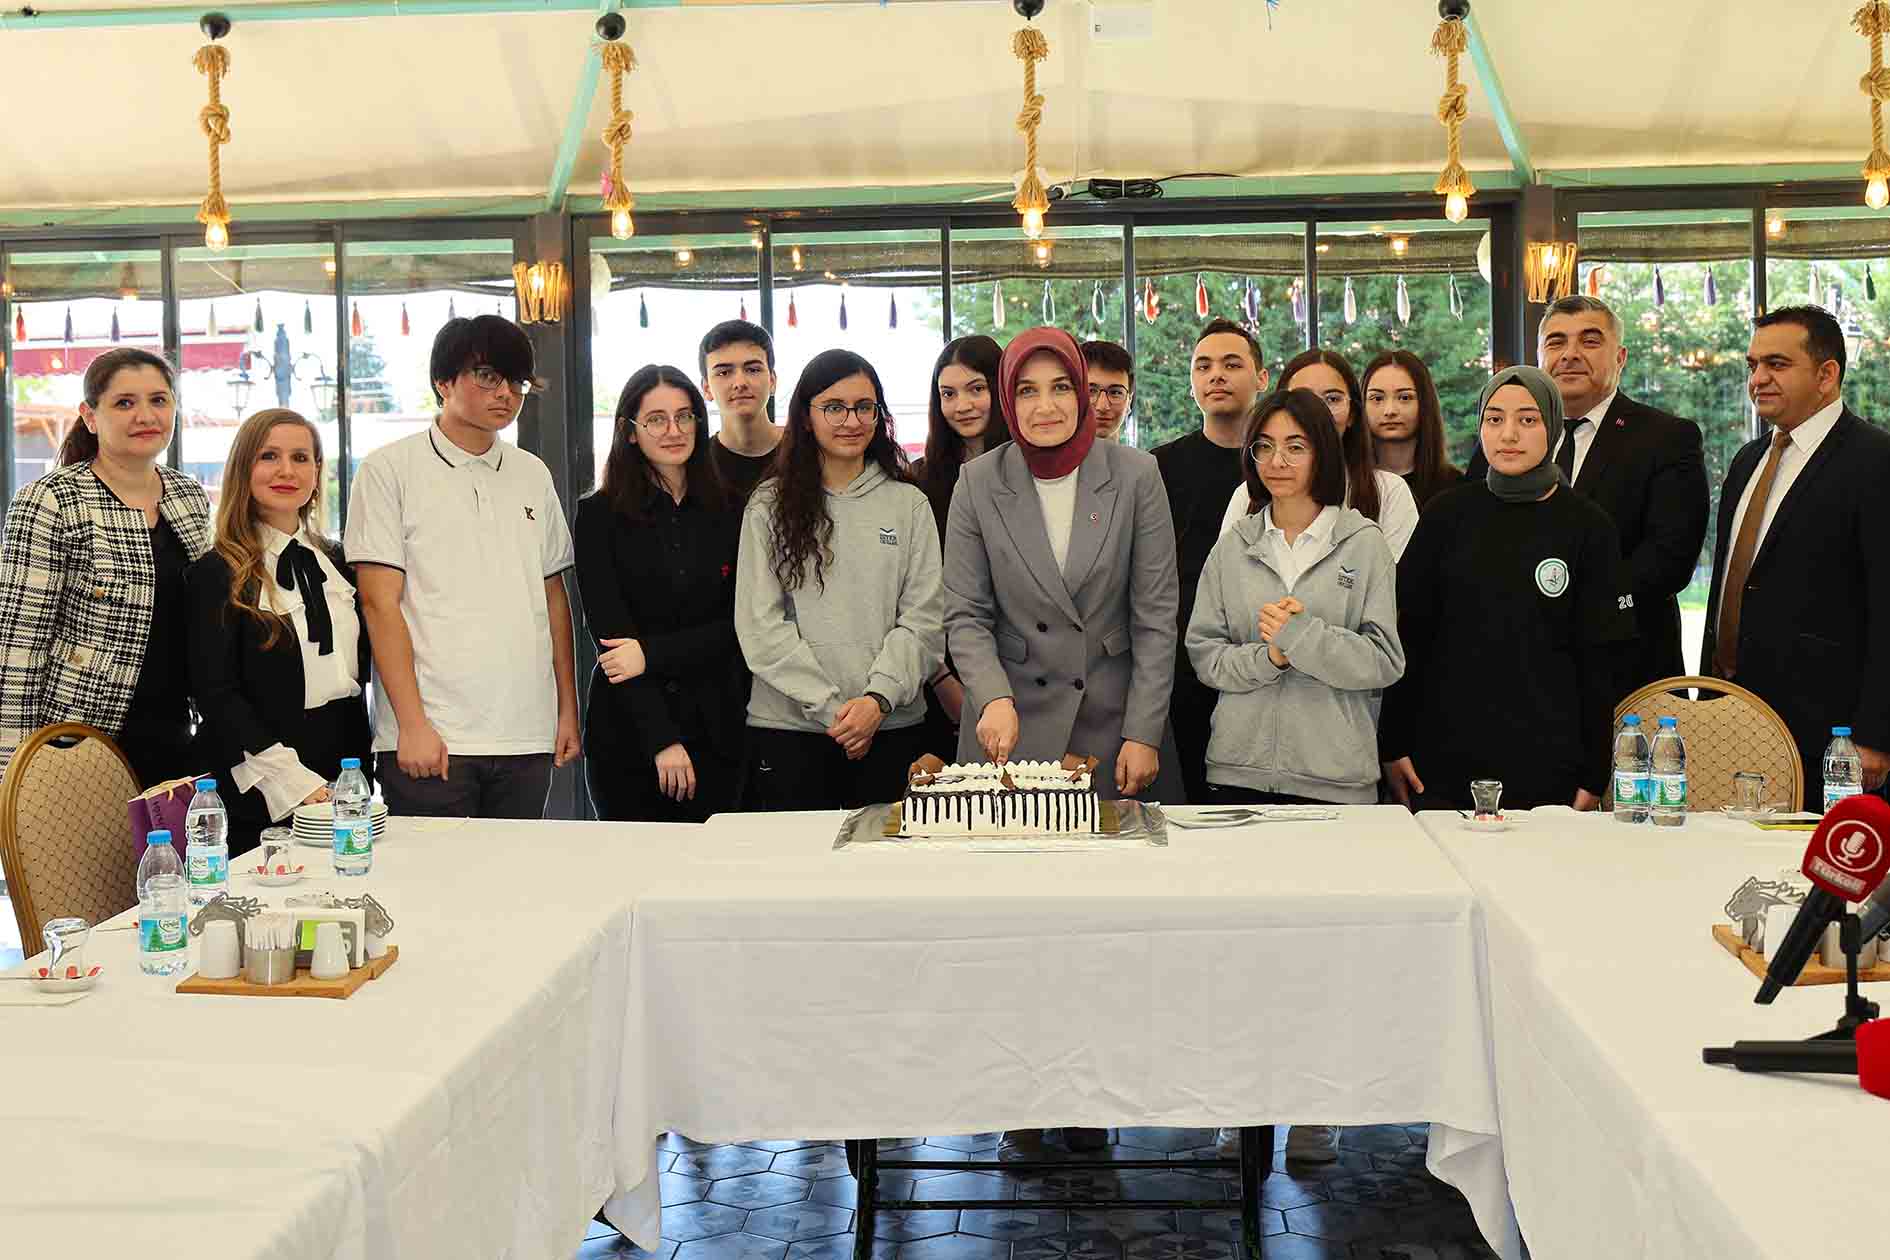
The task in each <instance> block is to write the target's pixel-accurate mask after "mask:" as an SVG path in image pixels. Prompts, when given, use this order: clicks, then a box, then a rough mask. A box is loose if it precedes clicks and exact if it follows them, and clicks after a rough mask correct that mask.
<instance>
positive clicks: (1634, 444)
mask: <svg viewBox="0 0 1890 1260" xmlns="http://www.w3.org/2000/svg"><path fill="white" fill-rule="evenodd" d="M1536 357H1537V359H1538V361H1539V362H1540V363H1541V365H1542V370H1543V371H1545V372H1547V373H1548V374H1549V375H1550V376H1552V377H1554V378H1555V384H1556V388H1557V389H1559V390H1560V391H1561V394H1562V414H1563V415H1565V416H1567V417H1568V427H1567V429H1566V430H1565V431H1564V433H1563V437H1562V444H1561V445H1560V446H1559V447H1557V448H1556V452H1555V462H1556V464H1557V465H1558V466H1559V467H1560V468H1561V469H1562V475H1563V477H1564V478H1566V479H1567V480H1568V482H1569V483H1570V484H1571V485H1573V486H1574V487H1575V489H1576V491H1577V492H1578V493H1580V494H1581V495H1583V496H1584V497H1585V498H1587V499H1588V500H1589V501H1590V502H1592V503H1594V504H1595V506H1597V507H1599V508H1600V509H1601V510H1602V511H1604V512H1606V513H1607V514H1608V519H1609V520H1611V521H1613V522H1614V529H1615V533H1617V534H1618V535H1620V538H1621V558H1622V560H1623V561H1624V562H1625V563H1626V566H1627V571H1628V584H1629V587H1630V589H1631V590H1632V591H1633V592H1634V618H1635V622H1636V623H1637V625H1638V626H1639V630H1640V636H1639V641H1638V642H1637V643H1634V644H1630V645H1628V646H1627V647H1626V648H1625V650H1624V655H1623V658H1622V671H1623V672H1622V676H1621V678H1620V680H1619V681H1620V685H1621V689H1622V695H1623V696H1625V695H1626V694H1627V693H1628V692H1629V691H1632V690H1634V689H1635V688H1637V687H1640V686H1643V685H1645V684H1647V683H1650V682H1653V681H1654V680H1655V679H1657V678H1672V677H1674V676H1675V675H1678V674H1684V673H1686V672H1687V670H1686V662H1685V658H1684V657H1683V656H1682V655H1681V651H1680V600H1679V598H1678V596H1679V594H1680V592H1681V591H1683V590H1685V589H1686V588H1687V584H1688V583H1689V582H1691V581H1692V580H1693V570H1694V566H1696V565H1697V564H1698V563H1699V561H1700V546H1701V544H1703V543H1704V542H1705V541H1706V523H1707V515H1708V501H1709V494H1708V487H1707V483H1706V457H1705V455H1704V454H1703V452H1702V450H1701V445H1700V427H1699V426H1698V425H1697V424H1694V423H1693V422H1692V421H1691V420H1682V419H1680V418H1679V417H1678V416H1670V415H1668V414H1667V413H1666V412H1664V411H1657V410H1655V409H1654V408H1652V407H1649V406H1647V405H1646V404H1645V403H1639V402H1636V401H1635V400H1634V399H1632V398H1629V397H1628V396H1627V395H1626V394H1624V393H1622V392H1621V390H1620V384H1621V369H1622V368H1623V367H1624V366H1626V364H1627V349H1626V347H1624V346H1623V345H1622V344H1621V319H1620V317H1619V316H1618V315H1616V314H1615V313H1614V311H1613V309H1612V308H1610V307H1609V306H1608V304H1607V303H1606V302H1603V301H1602V300H1601V299H1599V298H1592V297H1583V296H1580V295H1576V296H1571V297H1565V298H1562V299H1561V300H1559V301H1557V302H1555V303H1554V304H1553V305H1551V306H1550V307H1549V309H1548V311H1547V312H1545V313H1544V315H1543V318H1542V328H1541V331H1540V332H1539V333H1538V335H1537V353H1536ZM1488 471H1489V465H1488V464H1487V463H1486V462H1485V461H1484V458H1483V452H1482V450H1480V449H1479V450H1478V451H1477V453H1476V455H1475V457H1474V458H1472V459H1471V461H1470V471H1469V473H1468V474H1467V476H1469V477H1471V478H1474V479H1477V480H1481V479H1482V478H1483V477H1484V475H1485V474H1486V473H1487V472H1488Z"/></svg>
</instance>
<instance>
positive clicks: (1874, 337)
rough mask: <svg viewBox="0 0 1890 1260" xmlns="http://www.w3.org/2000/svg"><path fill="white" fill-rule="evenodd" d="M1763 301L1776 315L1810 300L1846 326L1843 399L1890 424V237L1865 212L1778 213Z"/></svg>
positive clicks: (1768, 245) (1770, 233)
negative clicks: (1777, 311) (1783, 308)
mask: <svg viewBox="0 0 1890 1260" xmlns="http://www.w3.org/2000/svg"><path fill="white" fill-rule="evenodd" d="M1880 262H1883V263H1886V264H1887V265H1886V266H1885V267H1883V268H1881V269H1880V268H1879V267H1878V266H1877V264H1878V263H1880ZM1765 299H1766V305H1767V306H1769V307H1771V308H1772V309H1773V310H1777V309H1778V308H1779V307H1781V306H1790V305H1794V304H1796V303H1800V302H1812V303H1815V304H1817V305H1819V306H1822V307H1824V308H1825V309H1826V310H1828V311H1830V312H1831V313H1832V314H1833V315H1835V316H1837V319H1838V322H1839V323H1840V324H1842V325H1843V326H1844V349H1845V369H1844V401H1845V403H1846V405H1848V406H1849V407H1850V409H1851V410H1852V411H1854V412H1856V413H1857V414H1858V415H1860V416H1863V417H1864V418H1865V419H1867V420H1870V421H1871V422H1873V423H1875V424H1879V425H1890V233H1887V232H1885V230H1884V218H1883V212H1882V211H1879V210H1871V209H1868V208H1866V207H1864V206H1833V207H1830V208H1825V209H1815V210H1787V211H1778V210H1774V211H1772V212H1770V213H1769V214H1768V215H1767V216H1766V241H1765Z"/></svg>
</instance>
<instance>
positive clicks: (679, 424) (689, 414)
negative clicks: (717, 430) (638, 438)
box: [637, 411, 696, 433]
mask: <svg viewBox="0 0 1890 1260" xmlns="http://www.w3.org/2000/svg"><path fill="white" fill-rule="evenodd" d="M671 422H674V423H675V425H676V431H677V432H678V433H692V432H694V431H695V427H696V413H695V412H693V411H679V412H677V413H676V414H675V415H673V416H666V415H664V414H663V413H662V412H660V411H652V412H651V413H650V414H649V415H647V416H638V417H637V427H638V428H640V429H642V430H643V431H644V432H645V433H661V432H663V430H665V429H667V428H669V426H670V424H671Z"/></svg>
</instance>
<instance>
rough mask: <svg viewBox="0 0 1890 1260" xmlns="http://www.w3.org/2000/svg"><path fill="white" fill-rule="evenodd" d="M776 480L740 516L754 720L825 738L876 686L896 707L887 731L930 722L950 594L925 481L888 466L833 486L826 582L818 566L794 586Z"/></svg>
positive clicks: (744, 639)
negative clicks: (777, 513) (786, 565)
mask: <svg viewBox="0 0 1890 1260" xmlns="http://www.w3.org/2000/svg"><path fill="white" fill-rule="evenodd" d="M778 484H779V483H777V482H775V481H773V480H769V481H764V482H762V483H761V485H760V486H759V487H758V488H757V489H756V490H755V493H754V495H753V496H752V497H750V499H749V500H748V507H747V510H746V511H744V512H743V513H742V543H741V554H740V555H739V556H738V557H737V559H736V563H735V636H736V638H737V639H739V640H740V641H741V645H742V655H743V656H744V657H746V658H747V661H748V668H749V670H750V671H752V672H753V674H754V677H755V681H754V686H753V688H752V689H751V690H750V692H749V696H748V721H749V724H750V725H752V726H761V727H767V728H769V729H771V730H778V731H814V732H821V733H824V732H825V731H826V730H827V728H828V727H829V726H831V725H833V720H834V715H835V714H837V713H838V712H839V710H840V706H841V705H843V704H845V703H846V702H847V701H849V700H851V699H853V698H854V697H856V696H863V695H865V694H866V693H867V692H869V691H875V692H878V693H879V694H880V695H882V696H885V697H886V699H887V700H888V701H889V702H890V703H891V704H892V706H893V711H892V712H891V713H890V714H888V715H887V717H886V719H885V721H884V722H882V723H881V726H882V727H884V728H885V729H888V730H897V729H899V728H901V727H907V726H917V725H918V724H919V723H920V722H923V721H924V720H925V693H924V690H923V688H924V684H925V680H926V679H927V678H929V677H931V676H932V674H933V673H934V672H936V671H937V669H938V666H939V662H940V661H942V660H944V659H945V595H944V586H943V581H942V577H941V573H940V565H939V546H938V526H937V525H936V524H935V523H934V522H933V520H932V508H931V505H930V504H929V503H927V501H926V498H925V495H924V494H923V493H922V492H921V491H920V490H919V488H918V487H917V486H912V485H907V484H906V483H905V482H901V481H894V480H892V479H891V478H889V477H887V476H886V474H885V472H883V471H882V470H881V469H880V467H879V465H878V464H874V463H871V462H869V463H868V464H867V465H866V468H865V470H864V471H863V472H861V473H860V475H859V476H858V477H855V478H854V479H853V481H852V482H851V483H850V484H848V486H847V488H846V489H844V490H840V491H832V490H829V491H828V492H827V511H828V513H829V514H831V515H832V517H833V542H832V549H833V560H832V562H831V563H830V564H828V565H827V575H826V576H827V581H826V586H825V588H824V589H823V588H822V587H821V585H820V583H818V582H816V581H815V580H814V578H813V573H812V568H813V566H812V565H809V566H808V569H809V572H808V576H807V579H806V581H805V582H804V583H803V584H802V586H801V589H799V590H796V591H784V590H782V589H781V584H780V582H778V581H776V580H775V576H774V567H773V565H772V564H771V563H770V554H769V543H768V535H769V531H770V526H771V523H772V521H773V517H774V504H775V497H776V491H777V488H778Z"/></svg>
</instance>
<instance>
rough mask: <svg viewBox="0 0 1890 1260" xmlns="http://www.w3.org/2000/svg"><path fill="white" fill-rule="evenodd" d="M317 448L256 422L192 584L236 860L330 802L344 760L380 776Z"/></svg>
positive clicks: (348, 590)
mask: <svg viewBox="0 0 1890 1260" xmlns="http://www.w3.org/2000/svg"><path fill="white" fill-rule="evenodd" d="M322 468H323V460H322V445H321V434H320V433H319V432H318V431H317V430H316V428H315V426H314V425H313V424H311V423H310V422H309V421H308V420H306V419H304V418H303V417H302V416H300V415H298V414H297V413H296V412H293V411H288V410H280V409H272V410H269V411H260V412H257V413H256V414H255V415H253V416H251V417H250V418H249V419H248V420H246V421H244V422H243V426H242V428H241V429H239V430H238V431H237V434H236V441H235V442H234V444H232V446H231V448H230V459H229V463H228V464H227V465H226V466H225V469H224V474H223V485H222V490H221V498H220V501H219V503H218V505H217V541H216V546H215V547H214V549H212V550H211V551H210V552H209V553H208V554H207V555H205V556H204V557H203V559H201V560H199V561H197V563H196V564H194V565H192V566H191V570H190V596H191V598H190V609H191V626H190V682H191V694H192V696H193V697H194V698H195V700H196V703H197V710H198V712H199V714H200V715H201V716H202V719H203V724H202V725H201V726H200V727H199V728H198V732H197V738H198V742H199V747H200V749H201V751H202V754H203V758H204V760H206V761H207V762H208V763H209V764H210V766H212V767H213V770H212V773H214V774H215V775H216V776H217V778H218V779H219V780H220V781H221V782H220V784H219V786H221V787H222V788H223V792H222V795H223V798H224V802H225V804H226V805H227V807H228V808H229V811H230V852H231V853H233V854H234V853H240V852H242V851H244V850H246V849H249V848H252V847H254V845H255V844H256V843H257V838H258V835H259V833H260V832H261V830H262V829H263V828H264V827H266V826H268V825H269V824H270V823H271V822H276V821H280V820H283V819H285V818H287V817H288V816H289V814H290V813H292V812H293V811H294V809H295V807H296V806H297V805H300V804H304V803H307V802H314V801H320V800H326V799H327V797H328V785H329V784H330V783H332V782H333V781H334V779H335V777H336V776H337V775H338V774H340V772H341V760H342V758H344V757H359V758H360V759H361V766H362V770H363V772H364V773H371V766H372V762H371V761H370V759H369V751H368V749H369V735H368V721H367V706H366V703H365V700H364V699H363V695H362V680H363V679H365V678H366V677H367V676H368V644H367V635H366V633H365V632H364V630H363V628H362V623H361V616H360V610H359V604H358V601H357V598H356V595H355V588H354V583H353V580H352V578H351V576H350V570H349V569H348V567H347V565H346V564H344V563H343V562H342V559H341V550H340V548H339V547H337V546H336V545H335V544H334V543H333V542H332V541H331V540H329V539H328V538H326V537H324V536H323V535H322V534H321V533H320V532H319V530H318V528H317V526H316V523H315V522H316V519H317V517H318V513H319V505H320V502H321V492H322Z"/></svg>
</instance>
